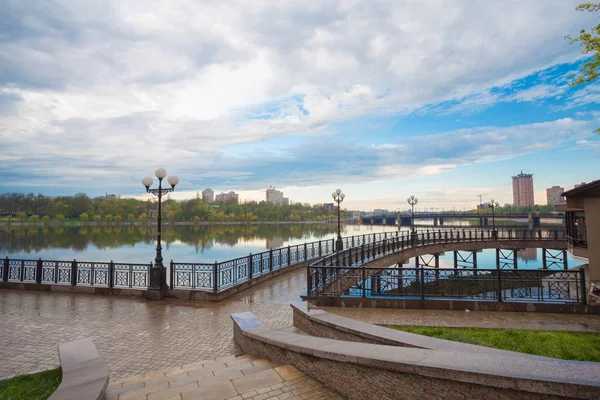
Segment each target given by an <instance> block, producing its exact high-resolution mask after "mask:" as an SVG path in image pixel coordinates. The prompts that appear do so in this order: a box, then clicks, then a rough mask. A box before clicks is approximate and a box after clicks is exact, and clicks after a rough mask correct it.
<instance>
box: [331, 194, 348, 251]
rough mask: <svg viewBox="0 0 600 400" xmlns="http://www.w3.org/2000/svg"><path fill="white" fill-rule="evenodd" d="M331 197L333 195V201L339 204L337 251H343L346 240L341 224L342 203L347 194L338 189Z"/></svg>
mask: <svg viewBox="0 0 600 400" xmlns="http://www.w3.org/2000/svg"><path fill="white" fill-rule="evenodd" d="M331 197H333V201H335V202H336V203H337V205H338V236H337V240H336V241H335V251H336V252H338V251H342V250H344V241H343V240H342V233H341V225H340V216H341V213H340V207H341V206H340V203H341V202H342V201H344V197H346V195H345V194H344V193H342V190H341V189H336V191H335V192H333V193H331Z"/></svg>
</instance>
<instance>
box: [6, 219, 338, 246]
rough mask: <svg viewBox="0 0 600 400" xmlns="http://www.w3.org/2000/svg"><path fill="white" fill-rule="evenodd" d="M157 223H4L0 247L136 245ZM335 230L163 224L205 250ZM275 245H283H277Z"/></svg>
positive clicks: (166, 233) (169, 238)
mask: <svg viewBox="0 0 600 400" xmlns="http://www.w3.org/2000/svg"><path fill="white" fill-rule="evenodd" d="M156 229H157V228H156V227H155V226H147V225H140V226H137V225H127V226H80V227H68V226H67V227H62V226H57V227H55V226H43V227H42V226H40V227H33V228H32V227H31V226H27V227H19V226H3V227H2V228H1V229H0V233H1V234H0V251H1V252H2V253H11V252H26V253H29V252H37V251H40V250H44V249H50V248H60V249H72V250H84V249H85V248H86V247H87V246H89V245H94V246H96V247H98V248H100V249H105V248H118V247H123V246H134V245H135V244H136V243H146V244H152V243H154V242H155V241H156V233H157V232H156ZM335 231H336V226H335V225H325V224H314V225H309V224H281V225H195V226H175V225H165V226H163V231H162V238H163V242H164V243H165V245H168V244H170V243H172V242H175V241H178V242H182V243H185V244H187V245H189V246H193V247H194V248H196V251H203V250H205V249H209V248H211V247H212V246H214V244H215V243H218V244H221V245H229V246H234V245H236V244H237V243H238V242H239V241H240V240H243V241H253V240H265V239H266V240H267V243H269V241H272V242H273V244H275V241H276V242H277V243H281V244H283V242H286V241H290V240H292V239H293V240H296V241H299V242H301V241H310V240H311V239H312V238H320V237H323V236H326V235H329V234H331V233H334V232H335ZM276 247H281V245H278V246H276Z"/></svg>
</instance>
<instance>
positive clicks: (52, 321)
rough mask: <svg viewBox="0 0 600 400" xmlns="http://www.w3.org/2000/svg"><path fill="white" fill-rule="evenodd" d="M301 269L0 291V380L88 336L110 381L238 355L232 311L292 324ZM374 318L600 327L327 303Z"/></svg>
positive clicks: (554, 318)
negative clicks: (119, 288)
mask: <svg viewBox="0 0 600 400" xmlns="http://www.w3.org/2000/svg"><path fill="white" fill-rule="evenodd" d="M305 286H306V275H305V270H298V271H293V272H290V273H288V274H284V275H281V276H279V277H276V278H274V279H272V280H270V281H266V282H263V283H261V284H259V285H257V286H255V287H253V288H251V289H248V290H246V291H245V292H243V293H240V294H238V295H236V296H234V297H232V298H230V299H227V300H224V301H222V302H219V303H199V302H195V303H194V302H189V303H184V302H180V301H174V300H169V301H161V302H147V301H144V300H139V299H130V298H121V297H117V296H97V295H96V296H94V295H81V294H78V295H70V294H60V293H44V292H26V291H13V290H0V379H2V378H5V377H9V376H12V375H16V374H24V373H30V372H34V371H39V370H43V369H49V368H53V367H55V366H58V354H57V350H56V345H57V344H58V343H61V342H67V341H70V340H75V339H80V338H83V337H90V338H92V339H93V340H94V343H95V345H96V347H97V349H98V351H99V353H100V355H101V356H102V357H103V358H104V360H105V361H106V363H107V364H108V366H109V367H110V370H111V381H114V380H115V379H123V378H126V377H131V376H140V375H144V374H145V373H148V372H149V371H156V370H164V369H168V368H176V367H180V366H181V365H183V364H188V363H193V362H196V361H198V360H207V359H214V358H216V357H226V356H232V355H239V354H241V351H240V349H238V348H236V346H235V344H234V341H233V337H232V333H233V329H232V322H231V318H230V315H231V314H233V313H238V312H243V311H252V312H254V313H255V314H256V315H257V316H258V317H259V318H260V319H261V321H263V322H264V323H265V325H268V326H272V327H275V328H290V327H291V326H292V310H291V308H290V306H289V303H291V302H294V301H298V300H299V295H300V293H301V292H302V291H303V290H305ZM328 311H331V312H336V313H338V314H341V315H345V316H348V317H352V318H356V319H361V320H363V321H367V322H372V323H391V324H410V325H435V324H439V325H444V326H479V327H508V326H510V327H516V328H519V327H520V328H526V329H568V330H579V331H581V330H591V331H600V328H599V327H600V317H599V316H581V315H555V314H519V313H491V312H490V313H475V312H470V313H466V312H464V311H421V310H373V309H362V310H361V309H329V310H328Z"/></svg>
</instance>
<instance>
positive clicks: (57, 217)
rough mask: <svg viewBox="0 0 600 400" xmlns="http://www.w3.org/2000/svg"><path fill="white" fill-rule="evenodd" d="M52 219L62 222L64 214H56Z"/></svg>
mask: <svg viewBox="0 0 600 400" xmlns="http://www.w3.org/2000/svg"><path fill="white" fill-rule="evenodd" d="M54 219H56V220H57V221H58V222H63V221H64V220H65V216H64V215H62V214H56V215H55V216H54Z"/></svg>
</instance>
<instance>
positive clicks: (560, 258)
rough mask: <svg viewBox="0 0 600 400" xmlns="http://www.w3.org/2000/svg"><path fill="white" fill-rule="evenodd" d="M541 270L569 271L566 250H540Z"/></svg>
mask: <svg viewBox="0 0 600 400" xmlns="http://www.w3.org/2000/svg"><path fill="white" fill-rule="evenodd" d="M542 268H543V269H549V268H558V269H561V268H562V269H564V270H567V269H569V263H568V261H567V251H566V250H552V249H542Z"/></svg>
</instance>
